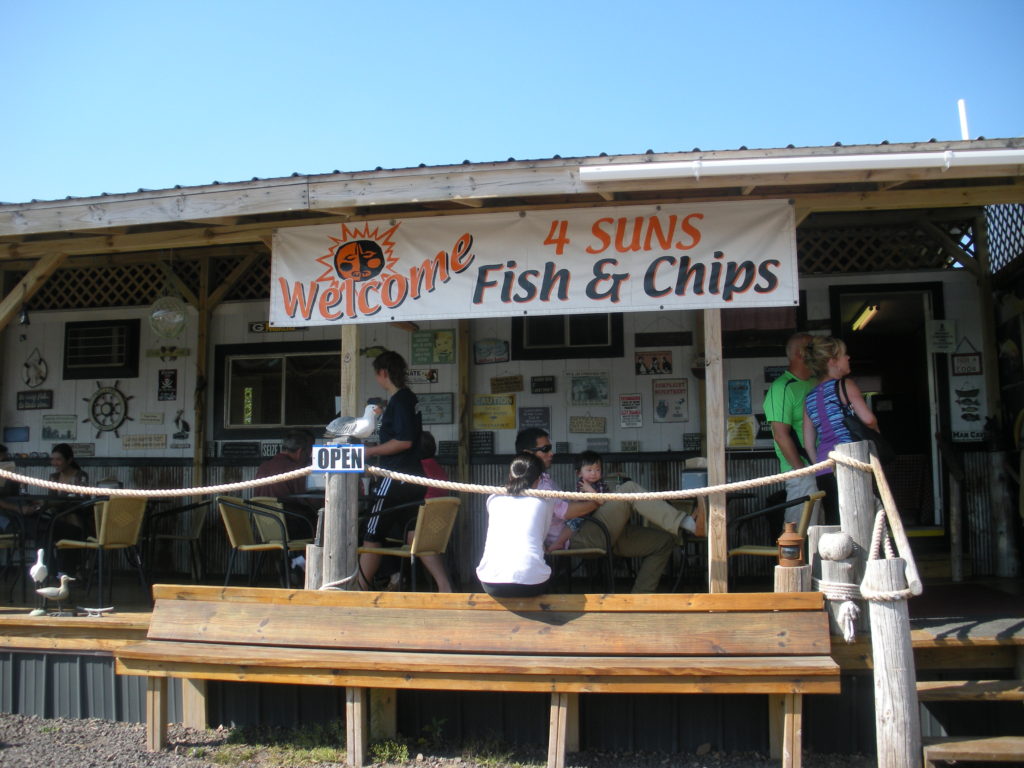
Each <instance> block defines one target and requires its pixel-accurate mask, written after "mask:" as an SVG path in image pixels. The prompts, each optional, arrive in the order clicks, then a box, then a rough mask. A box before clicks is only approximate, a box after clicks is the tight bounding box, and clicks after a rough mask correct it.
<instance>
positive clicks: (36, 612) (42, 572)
mask: <svg viewBox="0 0 1024 768" xmlns="http://www.w3.org/2000/svg"><path fill="white" fill-rule="evenodd" d="M28 575H29V576H31V577H32V581H34V582H35V583H36V588H39V587H41V586H43V585H44V584H45V583H46V577H47V576H49V575H50V571H49V569H48V568H47V567H46V563H44V562H43V550H41V549H37V550H36V562H35V564H34V565H33V566H32V567H31V568H29V569H28ZM36 600H37V602H36V607H35V608H33V609H32V611H31V612H30V613H29V616H42V615H43V614H45V613H46V611H45V610H44V608H43V606H44V605H45V604H46V601H45V600H43V599H42V598H36Z"/></svg>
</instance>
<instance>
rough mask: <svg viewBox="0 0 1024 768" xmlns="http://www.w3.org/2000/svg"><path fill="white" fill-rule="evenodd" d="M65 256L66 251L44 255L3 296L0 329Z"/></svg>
mask: <svg viewBox="0 0 1024 768" xmlns="http://www.w3.org/2000/svg"><path fill="white" fill-rule="evenodd" d="M67 257H68V256H67V254H66V253H51V254H49V255H47V256H44V257H43V258H41V259H40V260H39V261H38V262H37V263H36V265H35V266H34V267H32V269H30V270H29V271H28V273H27V274H26V275H25V276H24V277H23V278H21V280H19V281H18V284H17V285H16V286H14V288H13V290H12V291H11V292H10V293H9V294H7V295H6V296H5V297H4V299H3V301H0V331H2V330H4V329H5V328H6V327H7V326H8V324H10V322H11V319H12V318H13V317H14V316H15V315H16V314H18V313H19V312H20V311H21V308H22V307H23V306H24V305H25V302H27V301H28V300H29V299H31V298H32V297H33V296H34V295H35V294H36V292H37V291H38V290H39V289H40V288H42V287H43V286H44V285H45V284H46V281H47V280H48V279H49V277H50V275H52V274H53V273H54V272H56V271H57V268H58V267H59V266H60V265H61V264H63V263H64V260H65V259H66V258H67Z"/></svg>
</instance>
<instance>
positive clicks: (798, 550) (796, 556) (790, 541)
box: [777, 523, 804, 567]
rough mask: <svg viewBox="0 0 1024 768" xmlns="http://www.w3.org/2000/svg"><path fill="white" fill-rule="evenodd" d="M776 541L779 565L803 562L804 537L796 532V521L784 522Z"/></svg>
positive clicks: (793, 564) (792, 564) (801, 563)
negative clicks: (783, 527)
mask: <svg viewBox="0 0 1024 768" xmlns="http://www.w3.org/2000/svg"><path fill="white" fill-rule="evenodd" d="M777 543H778V545H779V565H783V566H787V567H795V566H798V565H803V564H804V537H803V536H801V535H800V534H799V533H797V532H796V523H786V526H785V530H783V531H782V535H781V536H779V539H778V542H777Z"/></svg>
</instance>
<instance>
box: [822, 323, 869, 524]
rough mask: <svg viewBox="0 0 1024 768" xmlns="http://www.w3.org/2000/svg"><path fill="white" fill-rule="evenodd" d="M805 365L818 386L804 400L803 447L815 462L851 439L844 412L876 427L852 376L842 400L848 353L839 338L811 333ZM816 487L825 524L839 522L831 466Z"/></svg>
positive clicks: (848, 372)
mask: <svg viewBox="0 0 1024 768" xmlns="http://www.w3.org/2000/svg"><path fill="white" fill-rule="evenodd" d="M804 361H805V362H806V363H807V367H808V368H810V369H811V372H812V373H813V374H814V376H815V377H817V379H818V386H816V387H815V388H814V389H812V390H811V391H810V392H808V393H807V397H806V399H805V400H804V447H805V448H806V449H807V452H808V453H809V454H810V456H811V459H812V460H813V461H815V462H818V461H823V460H824V459H826V458H828V454H829V452H830V451H831V450H832V449H833V448H835V447H836V446H837V445H839V444H841V443H851V442H853V438H852V437H851V436H850V432H849V430H847V429H846V425H845V424H844V423H843V417H844V416H845V415H846V414H847V413H850V412H852V413H856V414H857V416H858V417H860V420H861V421H862V422H864V423H865V424H866V425H867V426H869V427H871V428H872V429H876V430H877V429H878V420H877V419H876V418H875V414H874V413H873V412H872V411H871V408H869V407H868V404H867V402H866V401H865V400H864V395H862V394H861V391H860V387H858V386H857V383H856V382H855V381H854V380H853V379H846V383H845V385H846V386H845V388H846V397H847V398H849V402H848V403H847V402H846V398H844V397H843V396H842V395H841V394H840V382H842V381H843V379H844V378H845V377H847V376H849V375H850V356H849V355H848V354H847V353H846V344H845V343H844V342H843V341H842V339H836V338H833V337H832V336H815V337H813V338H812V339H811V341H810V342H809V343H808V344H807V349H806V351H805V352H804ZM817 479H818V488H820V489H821V490H823V491H825V499H824V501H823V503H824V506H825V515H826V518H827V519H826V524H827V525H838V524H839V510H838V489H837V487H836V478H835V474H834V473H833V472H832V470H831V469H825V470H822V471H821V472H819V473H818V477H817Z"/></svg>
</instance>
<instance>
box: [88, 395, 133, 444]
mask: <svg viewBox="0 0 1024 768" xmlns="http://www.w3.org/2000/svg"><path fill="white" fill-rule="evenodd" d="M120 383H121V382H119V381H115V382H114V384H113V386H110V387H104V386H103V385H101V384H100V383H99V382H98V381H97V382H96V387H97V389H96V391H95V392H93V394H92V397H83V398H82V399H83V400H84V401H85V402H87V403H88V404H89V415H88V416H87V417H86V418H84V419H82V423H83V424H85V423H86V422H92V425H93V426H94V427H96V430H97V432H96V437H97V438H98V437H99V436H100V435H102V434H103V433H104V432H113V433H114V435H115V436H116V437H120V436H121V435H120V433H119V432H118V431H117V430H118V429H120V428H121V425H122V424H124V423H125V421H134V419H133V418H132V417H131V416H129V415H128V401H129V400H131V399H132V397H134V395H125V394H124V393H123V392H122V391H121V390H120V389H118V388H117V385H118V384H120Z"/></svg>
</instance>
